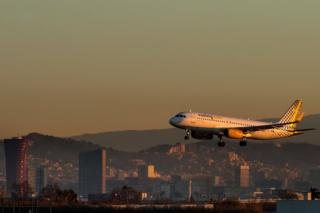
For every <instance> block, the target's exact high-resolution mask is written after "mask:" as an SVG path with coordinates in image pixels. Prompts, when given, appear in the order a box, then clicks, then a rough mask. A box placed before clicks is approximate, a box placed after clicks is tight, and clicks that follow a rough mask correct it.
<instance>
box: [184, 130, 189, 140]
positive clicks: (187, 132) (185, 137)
mask: <svg viewBox="0 0 320 213" xmlns="http://www.w3.org/2000/svg"><path fill="white" fill-rule="evenodd" d="M184 139H185V140H189V139H190V130H188V129H186V136H184Z"/></svg>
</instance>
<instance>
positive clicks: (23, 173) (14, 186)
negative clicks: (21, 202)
mask: <svg viewBox="0 0 320 213" xmlns="http://www.w3.org/2000/svg"><path fill="white" fill-rule="evenodd" d="M28 144H29V143H28V140H27V139H26V138H24V137H20V138H12V139H5V140H4V149H5V158H6V176H7V192H9V193H11V194H12V193H14V194H16V195H18V196H25V195H26V194H27V193H28V168H27V152H28Z"/></svg>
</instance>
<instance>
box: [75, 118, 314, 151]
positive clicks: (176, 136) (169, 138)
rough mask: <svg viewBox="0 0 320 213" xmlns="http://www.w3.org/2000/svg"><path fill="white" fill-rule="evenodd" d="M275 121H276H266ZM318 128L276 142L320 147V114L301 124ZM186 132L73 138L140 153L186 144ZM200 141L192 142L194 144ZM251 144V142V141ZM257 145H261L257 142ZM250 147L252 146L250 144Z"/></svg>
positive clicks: (162, 131) (94, 135)
mask: <svg viewBox="0 0 320 213" xmlns="http://www.w3.org/2000/svg"><path fill="white" fill-rule="evenodd" d="M264 120H269V121H270V120H275V119H264ZM310 127H313V128H316V130H315V131H310V132H308V133H307V134H304V135H299V136H296V137H292V138H285V139H280V140H276V142H280V143H281V142H297V143H310V144H315V145H320V141H319V138H320V114H316V115H308V116H306V117H305V119H304V120H303V121H302V122H301V123H300V124H299V128H310ZM183 137H184V131H183V130H179V129H173V128H171V129H160V130H141V131H133V130H132V131H117V132H104V133H97V134H84V135H80V136H75V137H72V138H73V139H75V140H82V141H90V142H92V143H95V144H99V145H102V146H105V147H113V148H115V149H118V150H123V151H139V150H143V149H147V148H150V147H152V146H156V145H160V144H175V143H177V142H183V143H186V141H184V140H183ZM197 141H198V140H190V141H188V143H194V142H197ZM249 143H250V141H249ZM256 143H259V141H257V142H256ZM249 146H250V144H249Z"/></svg>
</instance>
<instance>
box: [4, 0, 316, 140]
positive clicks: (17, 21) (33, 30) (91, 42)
mask: <svg viewBox="0 0 320 213" xmlns="http://www.w3.org/2000/svg"><path fill="white" fill-rule="evenodd" d="M319 4H320V3H319V2H308V3H306V2H290V5H288V4H287V3H284V2H279V3H277V4H275V3H273V2H256V1H248V2H246V3H244V2H232V3H230V2H224V1H223V2H202V3H201V4H199V3H195V2H188V1H183V3H179V2H174V3H173V2H171V3H170V4H168V3H167V2H149V1H139V2H130V1H127V2H126V3H124V2H117V1H112V2H96V3H95V4H93V3H91V2H86V1H68V2H38V1H28V2H24V3H21V2H19V3H18V2H12V1H3V2H1V3H0V20H1V21H0V27H1V29H2V33H1V35H0V45H1V48H0V64H1V69H0V73H1V79H0V96H1V99H2V105H1V110H0V117H1V121H0V138H6V137H12V136H16V135H25V134H27V133H30V132H42V133H46V134H51V135H58V136H72V135H78V134H82V133H87V132H105V131H115V130H128V129H137V130H141V129H157V128H167V127H169V125H168V123H167V121H168V118H169V117H170V116H172V115H173V114H174V113H176V112H177V111H188V110H189V109H192V110H193V111H202V112H211V113H215V114H222V115H230V116H235V117H242V118H248V117H250V118H252V119H254V118H258V119H259V118H269V117H280V116H281V115H282V114H283V113H284V111H285V110H286V108H287V104H288V103H290V102H292V101H293V100H295V99H298V98H301V99H302V100H303V101H304V103H305V105H304V106H305V111H306V114H307V115H308V114H317V113H320V112H319V108H320V102H319V100H318V99H317V98H316V97H317V96H318V91H317V89H316V88H317V87H318V81H319V78H320V74H319V72H318V70H319V68H320V64H319V61H318V57H317V56H318V55H319V54H320V52H319V49H320V48H319V46H320V43H319V39H318V38H319V36H320V27H319V25H318V22H317V20H318V19H319V13H318V10H317V9H316V8H318V7H319V6H320V5H319ZM74 5H77V6H76V7H74Z"/></svg>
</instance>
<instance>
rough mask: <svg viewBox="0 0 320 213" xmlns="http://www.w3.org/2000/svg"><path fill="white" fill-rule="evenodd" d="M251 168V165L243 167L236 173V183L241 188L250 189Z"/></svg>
mask: <svg viewBox="0 0 320 213" xmlns="http://www.w3.org/2000/svg"><path fill="white" fill-rule="evenodd" d="M249 171H250V168H249V165H247V164H244V165H241V166H240V168H239V170H238V171H237V173H236V179H237V180H236V181H237V183H239V186H240V187H241V188H248V187H249V185H250V173H249Z"/></svg>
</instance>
